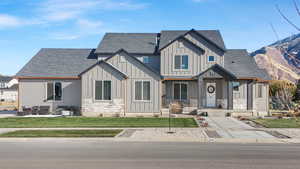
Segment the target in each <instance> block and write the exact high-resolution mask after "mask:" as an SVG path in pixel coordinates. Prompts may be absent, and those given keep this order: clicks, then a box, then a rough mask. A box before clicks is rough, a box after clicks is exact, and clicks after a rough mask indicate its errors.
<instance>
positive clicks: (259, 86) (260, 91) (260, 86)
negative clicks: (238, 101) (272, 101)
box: [257, 84, 263, 98]
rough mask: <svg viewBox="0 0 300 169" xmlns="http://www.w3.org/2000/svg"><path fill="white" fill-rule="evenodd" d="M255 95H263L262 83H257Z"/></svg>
mask: <svg viewBox="0 0 300 169" xmlns="http://www.w3.org/2000/svg"><path fill="white" fill-rule="evenodd" d="M257 88H258V89H257V97H258V98H262V97H263V85H261V84H259V85H257Z"/></svg>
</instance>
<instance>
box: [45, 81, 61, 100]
mask: <svg viewBox="0 0 300 169" xmlns="http://www.w3.org/2000/svg"><path fill="white" fill-rule="evenodd" d="M62 84H63V83H62V82H59V81H54V82H47V83H46V100H47V101H62V100H63V86H62ZM57 85H59V86H57ZM49 87H51V90H52V91H51V92H50V91H49ZM50 93H52V94H51V96H49V95H50ZM57 96H58V97H57Z"/></svg>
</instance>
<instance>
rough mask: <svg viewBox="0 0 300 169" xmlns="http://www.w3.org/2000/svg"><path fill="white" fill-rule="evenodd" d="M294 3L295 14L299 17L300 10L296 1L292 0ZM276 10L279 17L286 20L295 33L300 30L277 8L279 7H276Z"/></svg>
mask: <svg viewBox="0 0 300 169" xmlns="http://www.w3.org/2000/svg"><path fill="white" fill-rule="evenodd" d="M293 2H294V7H295V9H296V11H297V14H298V15H299V16H300V10H299V7H298V3H297V1H296V0H293ZM276 9H277V11H278V13H279V14H280V15H281V17H282V18H283V19H284V20H286V21H287V22H288V23H289V24H290V25H291V26H293V27H294V28H295V29H296V30H297V31H300V28H299V27H298V26H297V25H296V24H295V23H294V22H293V21H292V20H290V19H289V18H288V17H287V16H286V15H285V14H284V13H283V12H282V11H281V9H280V8H279V5H276Z"/></svg>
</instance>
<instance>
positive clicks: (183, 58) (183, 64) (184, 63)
mask: <svg viewBox="0 0 300 169" xmlns="http://www.w3.org/2000/svg"><path fill="white" fill-rule="evenodd" d="M174 66H175V69H183V70H186V69H188V68H189V56H188V55H176V56H175V64H174Z"/></svg>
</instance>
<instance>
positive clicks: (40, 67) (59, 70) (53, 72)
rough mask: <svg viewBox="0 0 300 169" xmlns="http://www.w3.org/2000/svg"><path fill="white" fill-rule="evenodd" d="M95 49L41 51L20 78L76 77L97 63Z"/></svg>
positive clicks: (18, 74) (20, 74)
mask: <svg viewBox="0 0 300 169" xmlns="http://www.w3.org/2000/svg"><path fill="white" fill-rule="evenodd" d="M94 51H95V49H48V48H47V49H41V50H40V51H39V52H38V53H37V54H36V55H35V56H34V57H33V58H32V59H31V60H30V61H29V62H28V63H27V64H26V65H25V66H24V67H23V68H22V69H21V70H20V71H19V72H18V73H17V74H16V76H18V77H20V76H21V77H76V76H78V75H79V74H80V73H81V72H82V71H84V70H85V69H87V68H88V67H90V66H91V65H93V64H95V63H96V62H97V58H96V56H95V54H94Z"/></svg>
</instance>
